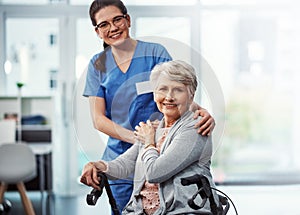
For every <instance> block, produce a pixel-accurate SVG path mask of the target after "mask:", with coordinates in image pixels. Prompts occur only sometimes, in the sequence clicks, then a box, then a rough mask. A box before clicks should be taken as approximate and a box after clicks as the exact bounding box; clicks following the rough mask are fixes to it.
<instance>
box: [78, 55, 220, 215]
mask: <svg viewBox="0 0 300 215" xmlns="http://www.w3.org/2000/svg"><path fill="white" fill-rule="evenodd" d="M150 82H151V85H152V87H153V90H154V101H155V102H156V105H157V107H158V109H159V110H160V111H161V112H162V113H163V115H164V118H163V119H162V120H161V122H160V124H159V125H158V127H157V128H155V126H153V125H152V124H151V122H150V121H149V120H148V121H147V122H140V123H139V126H136V128H135V129H136V130H135V132H134V133H135V136H136V140H137V141H136V143H135V144H134V145H133V146H132V147H131V148H130V149H129V150H128V151H126V152H125V153H124V154H122V155H121V156H119V157H118V158H116V159H115V160H112V161H109V162H105V161H97V162H89V163H88V164H86V165H85V167H84V169H83V173H82V176H81V182H82V183H84V184H86V185H89V186H92V187H94V188H96V189H99V186H98V184H99V180H98V178H97V172H104V173H106V175H107V176H108V178H110V179H112V180H113V179H120V178H127V177H129V176H130V175H132V174H134V190H133V193H132V196H131V199H130V201H129V203H128V204H127V206H126V207H125V209H124V210H123V212H122V214H130V215H137V214H147V215H148V214H155V215H156V214H157V215H158V214H203V213H205V212H209V211H210V208H209V203H208V202H207V203H206V205H205V206H204V208H202V209H200V210H193V209H192V208H190V207H189V206H188V204H187V200H188V199H189V198H191V195H193V194H194V193H195V192H196V191H197V186H196V185H192V186H182V185H181V178H184V177H188V176H192V175H195V174H203V175H205V176H206V177H207V178H208V180H209V182H210V184H211V186H214V183H213V180H212V175H211V173H210V163H211V161H210V159H211V154H212V143H211V136H202V135H200V134H198V133H197V131H196V128H195V126H194V125H195V123H196V122H197V120H199V119H194V118H193V116H194V113H193V112H191V111H189V106H190V105H191V104H192V102H193V98H194V94H195V91H196V88H197V77H196V74H195V71H194V69H193V67H192V66H190V65H189V64H187V63H185V62H183V61H178V60H176V61H169V62H165V63H162V64H160V65H157V66H155V67H154V69H153V70H152V72H151V76H150ZM215 201H216V202H217V203H218V204H219V201H218V199H217V198H216V195H215Z"/></svg>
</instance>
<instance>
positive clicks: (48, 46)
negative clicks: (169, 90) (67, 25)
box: [5, 18, 59, 96]
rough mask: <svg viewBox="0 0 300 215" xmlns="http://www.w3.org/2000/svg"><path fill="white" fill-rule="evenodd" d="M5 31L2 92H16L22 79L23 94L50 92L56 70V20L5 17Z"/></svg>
mask: <svg viewBox="0 0 300 215" xmlns="http://www.w3.org/2000/svg"><path fill="white" fill-rule="evenodd" d="M6 30H7V31H6V60H5V74H6V94H7V95H16V94H17V87H16V83H17V82H22V83H24V87H23V88H22V92H23V94H24V95H30V96H43V95H50V92H51V90H52V89H53V88H54V87H55V82H56V79H57V73H58V61H59V59H58V56H59V55H58V51H59V49H58V45H59V37H58V36H59V35H58V20H56V19H47V18H45V19H34V18H8V19H7V20H6ZM20 35H22V36H20Z"/></svg>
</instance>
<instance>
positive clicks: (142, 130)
mask: <svg viewBox="0 0 300 215" xmlns="http://www.w3.org/2000/svg"><path fill="white" fill-rule="evenodd" d="M155 126H156V127H157V125H156V124H152V123H151V122H150V120H147V122H146V123H144V122H140V123H139V125H137V126H135V131H134V135H135V138H136V139H137V140H138V141H140V142H141V143H143V144H145V145H149V144H154V136H155V128H154V127H155Z"/></svg>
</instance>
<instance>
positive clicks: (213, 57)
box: [201, 9, 300, 182]
mask: <svg viewBox="0 0 300 215" xmlns="http://www.w3.org/2000/svg"><path fill="white" fill-rule="evenodd" d="M298 19H299V16H298V15H297V14H296V13H292V12H291V11H290V10H285V9H282V10H278V11H272V10H253V11H249V12H247V13H243V12H241V11H239V10H230V11H220V10H218V11H214V10H210V11H208V10H207V11H204V12H203V14H202V19H201V20H202V23H201V38H202V41H201V47H202V53H203V56H204V57H205V58H206V59H207V60H208V62H209V63H210V65H211V66H212V67H213V70H214V72H215V73H216V75H217V76H218V79H219V81H220V84H221V85H222V89H223V93H224V97H225V110H226V112H225V125H226V126H225V130H224V134H223V138H222V139H221V140H220V141H219V142H218V144H220V145H218V147H217V149H216V151H215V154H214V157H213V161H214V162H213V164H214V169H215V173H216V178H217V179H219V180H221V181H222V180H224V179H225V180H242V179H243V178H244V177H245V178H248V180H251V179H255V180H270V181H272V180H276V179H277V180H278V178H279V180H281V181H282V182H284V181H286V180H292V179H291V178H288V174H291V173H295V171H296V170H297V169H299V167H300V160H299V158H298V155H297V152H299V151H300V148H299V144H298V141H299V135H298V133H299V132H297V128H299V126H300V125H299V115H300V112H299V110H300V109H299V104H300V102H299V95H298V93H297V92H299V84H298V83H299V78H300V75H299V72H298V71H299V69H300V65H299V63H297V62H298V60H297V56H299V54H300V46H299V43H297V42H296V41H297V38H299V37H300V26H299V24H298V22H297V20H298ZM220 23H222V24H221V25H220ZM216 114H217V113H216ZM217 123H218V122H217ZM224 175H225V178H224ZM274 176H275V177H274ZM276 176H280V177H276ZM285 176H287V177H285Z"/></svg>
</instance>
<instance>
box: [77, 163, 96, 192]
mask: <svg viewBox="0 0 300 215" xmlns="http://www.w3.org/2000/svg"><path fill="white" fill-rule="evenodd" d="M98 172H99V170H98V168H97V162H89V163H87V164H86V165H85V166H84V168H83V170H82V174H81V178H80V182H81V183H83V184H85V185H88V186H91V187H93V188H95V189H97V190H100V187H99V184H100V181H99V179H98V177H97V173H98Z"/></svg>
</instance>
